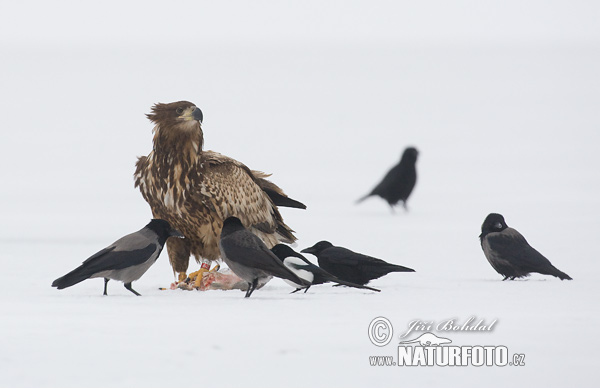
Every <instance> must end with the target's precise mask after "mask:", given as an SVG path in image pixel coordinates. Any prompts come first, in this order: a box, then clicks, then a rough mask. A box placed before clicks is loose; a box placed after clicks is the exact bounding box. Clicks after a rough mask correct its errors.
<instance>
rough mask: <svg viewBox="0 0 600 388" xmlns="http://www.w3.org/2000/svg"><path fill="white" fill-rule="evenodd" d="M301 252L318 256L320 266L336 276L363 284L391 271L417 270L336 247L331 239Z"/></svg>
mask: <svg viewBox="0 0 600 388" xmlns="http://www.w3.org/2000/svg"><path fill="white" fill-rule="evenodd" d="M301 252H302V253H311V254H313V255H315V256H317V259H318V261H319V266H320V267H321V268H323V269H324V270H325V271H327V272H329V273H330V274H332V275H334V276H335V277H337V278H339V279H342V280H345V281H347V282H352V283H356V284H361V285H365V284H367V283H368V282H370V281H371V280H373V279H379V278H380V277H382V276H384V275H387V274H388V273H390V272H415V270H414V269H412V268H408V267H403V266H401V265H396V264H390V263H387V262H385V261H383V260H381V259H376V258H374V257H371V256H367V255H363V254H360V253H356V252H353V251H351V250H350V249H346V248H343V247H336V246H334V245H333V244H331V243H330V242H329V241H319V242H318V243H316V244H315V245H313V246H312V247H310V248H306V249H303V250H302V251H301Z"/></svg>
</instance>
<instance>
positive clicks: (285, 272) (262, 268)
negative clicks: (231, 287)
mask: <svg viewBox="0 0 600 388" xmlns="http://www.w3.org/2000/svg"><path fill="white" fill-rule="evenodd" d="M219 249H220V250H221V258H222V259H223V260H224V261H225V263H226V264H227V265H228V266H229V268H231V270H232V271H233V272H234V273H235V274H236V275H237V276H239V277H240V278H242V279H244V280H245V281H246V282H247V283H248V290H247V291H246V298H249V297H250V295H252V293H253V292H254V290H255V289H256V288H257V287H258V286H259V285H260V284H265V283H266V282H268V281H269V280H270V279H271V277H272V276H276V277H278V278H282V279H284V280H290V281H292V282H294V283H296V284H301V285H302V286H303V287H308V286H310V283H309V282H307V281H305V280H303V279H300V278H299V277H298V276H296V274H294V273H293V272H292V271H290V270H289V269H288V268H287V267H286V266H285V265H283V263H282V262H281V260H279V259H278V258H277V256H275V254H274V253H273V252H271V251H270V250H269V248H267V246H266V245H265V243H264V242H263V241H262V240H261V239H260V238H258V237H257V236H256V235H255V234H254V233H252V232H250V231H249V230H248V229H246V228H245V227H244V225H243V224H242V221H240V219H239V218H237V217H229V218H227V219H226V220H225V221H224V222H223V229H222V230H221V240H220V241H219Z"/></svg>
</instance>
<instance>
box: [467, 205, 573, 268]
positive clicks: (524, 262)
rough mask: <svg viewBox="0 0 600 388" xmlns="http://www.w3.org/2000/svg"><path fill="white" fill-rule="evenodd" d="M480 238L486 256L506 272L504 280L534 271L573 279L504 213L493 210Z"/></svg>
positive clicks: (491, 262) (496, 266)
mask: <svg viewBox="0 0 600 388" xmlns="http://www.w3.org/2000/svg"><path fill="white" fill-rule="evenodd" d="M479 240H480V241H481V248H482V249H483V253H484V255H485V257H486V259H487V260H488V261H489V263H490V264H491V266H492V267H493V268H494V269H495V270H496V272H498V273H499V274H500V275H502V276H504V279H502V280H506V279H510V280H514V279H515V278H522V277H526V276H529V274H530V273H531V272H537V273H541V274H543V275H552V276H556V277H557V278H559V279H560V280H565V279H566V280H572V279H571V277H570V276H569V275H567V274H566V273H564V272H562V271H560V270H558V269H557V268H556V267H555V266H553V265H552V263H550V261H549V260H548V259H546V258H545V257H544V256H543V255H542V254H541V253H539V252H538V251H536V250H535V249H534V248H533V247H532V246H531V245H529V243H528V242H527V240H525V237H523V235H522V234H521V233H519V232H518V231H516V230H515V229H513V228H510V227H509V226H508V225H506V222H505V221H504V217H503V216H502V215H501V214H497V213H490V214H489V215H488V216H487V217H486V218H485V220H484V221H483V224H482V225H481V234H480V235H479Z"/></svg>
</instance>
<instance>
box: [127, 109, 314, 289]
mask: <svg viewBox="0 0 600 388" xmlns="http://www.w3.org/2000/svg"><path fill="white" fill-rule="evenodd" d="M146 116H147V117H148V119H150V121H152V122H153V123H154V124H155V126H154V130H153V133H154V139H153V144H154V145H153V149H152V152H150V154H149V155H148V156H147V157H146V156H142V157H140V158H138V161H137V163H136V170H135V175H134V177H135V187H139V188H140V191H141V193H142V196H143V197H144V199H145V200H146V202H148V204H149V205H150V208H151V209H152V214H153V216H154V217H155V218H161V219H164V220H166V221H168V222H169V223H170V224H171V226H172V227H173V228H175V229H177V230H179V231H181V232H182V233H183V235H184V236H185V238H184V239H169V240H168V241H167V251H168V253H169V260H170V262H171V266H172V267H173V271H174V272H177V273H179V281H183V280H185V279H186V277H187V275H186V272H187V269H188V264H189V258H190V255H194V257H195V258H196V261H197V262H200V261H202V262H203V263H202V268H201V270H200V271H198V272H200V274H197V273H196V275H197V278H196V285H199V282H200V281H201V279H202V276H201V273H202V272H203V271H206V270H208V268H207V267H209V266H210V264H208V265H207V263H208V262H210V261H213V260H217V259H219V256H220V252H219V246H218V243H219V238H220V234H221V228H222V227H223V220H225V219H226V218H227V217H231V216H235V217H237V218H239V219H240V220H241V221H242V223H243V224H244V226H245V227H246V228H248V229H249V230H251V231H252V232H253V233H254V234H256V235H257V236H258V237H260V238H261V239H262V240H263V241H264V242H265V244H266V245H267V246H268V247H269V248H270V247H273V246H274V245H276V244H277V243H278V242H280V241H282V242H287V243H292V242H294V241H295V240H296V238H295V237H294V235H293V232H294V231H293V230H292V229H290V228H289V227H288V226H287V225H286V224H285V223H284V222H283V219H282V217H281V214H280V213H279V210H278V209H277V206H286V207H295V208H301V209H305V208H306V206H304V204H302V203H300V202H298V201H296V200H293V199H291V198H289V197H288V196H287V195H286V194H285V193H284V192H283V191H282V190H281V189H280V188H279V187H278V186H277V185H275V184H274V183H272V182H270V181H268V180H266V179H265V178H267V177H268V176H269V175H268V174H265V173H262V172H259V171H253V170H250V169H249V168H248V167H246V166H245V165H244V164H242V163H240V162H238V161H236V160H234V159H231V158H228V157H227V156H224V155H221V154H219V153H217V152H213V151H203V150H202V147H203V142H204V134H203V132H202V127H201V124H202V119H203V115H202V111H201V110H200V109H199V108H197V107H196V106H195V105H194V104H192V103H191V102H188V101H179V102H173V103H170V104H160V103H159V104H156V105H154V106H153V107H152V113H150V114H148V115H146Z"/></svg>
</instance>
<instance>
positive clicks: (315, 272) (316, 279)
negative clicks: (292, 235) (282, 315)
mask: <svg viewBox="0 0 600 388" xmlns="http://www.w3.org/2000/svg"><path fill="white" fill-rule="evenodd" d="M271 252H273V253H274V254H275V255H276V256H277V257H278V258H279V260H281V261H282V262H283V265H285V266H286V267H288V268H289V269H290V271H292V272H293V273H295V274H296V275H297V276H298V277H299V278H301V279H304V280H306V281H307V282H309V283H310V285H309V286H301V285H300V284H298V283H294V282H292V281H289V280H285V282H286V283H287V284H289V285H290V286H292V287H295V288H296V290H294V291H292V294H293V293H294V292H298V291H300V290H301V289H303V288H304V292H306V291H308V289H309V288H310V286H312V285H315V284H323V283H329V282H333V283H338V284H341V285H343V286H348V287H354V288H362V289H366V290H371V291H377V292H379V291H380V290H378V289H376V288H371V287H366V286H361V285H360V284H356V283H352V282H347V281H344V280H342V279H338V278H336V277H335V276H333V275H332V274H330V273H329V272H327V271H325V270H324V269H322V268H320V267H317V266H316V265H314V264H313V263H311V262H310V261H308V260H307V259H306V257H304V256H302V255H301V254H299V253H298V252H296V251H294V250H293V249H292V248H290V247H289V246H287V245H284V244H277V245H275V246H274V247H273V248H271Z"/></svg>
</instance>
